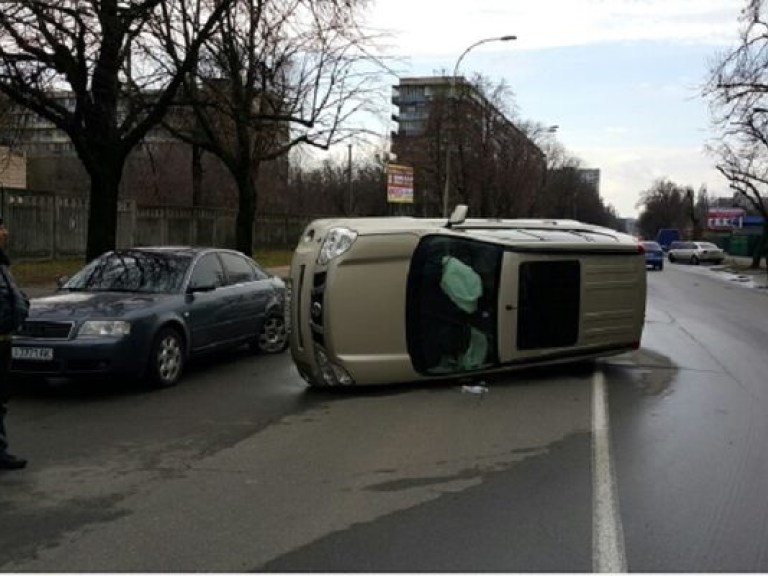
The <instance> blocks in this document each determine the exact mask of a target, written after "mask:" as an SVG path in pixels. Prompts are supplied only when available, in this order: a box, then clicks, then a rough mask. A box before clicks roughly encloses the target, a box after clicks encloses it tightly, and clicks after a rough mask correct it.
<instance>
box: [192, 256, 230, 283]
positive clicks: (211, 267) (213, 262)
mask: <svg viewBox="0 0 768 576" xmlns="http://www.w3.org/2000/svg"><path fill="white" fill-rule="evenodd" d="M223 285H224V269H223V268H222V267H221V262H220V261H219V259H218V257H217V256H216V254H206V255H205V256H203V257H202V258H200V260H199V261H198V262H197V264H195V269H194V271H193V272H192V278H191V279H190V281H189V287H190V289H192V290H196V289H200V288H211V287H213V288H218V287H219V286H223Z"/></svg>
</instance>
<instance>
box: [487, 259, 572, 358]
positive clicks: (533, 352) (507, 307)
mask: <svg viewBox="0 0 768 576" xmlns="http://www.w3.org/2000/svg"><path fill="white" fill-rule="evenodd" d="M580 307H581V263H580V262H579V260H578V259H577V258H568V257H563V256H560V255H536V254H535V253H515V252H510V251H507V252H505V253H504V258H503V263H502V275H501V279H500V291H499V306H498V310H499V359H500V361H501V362H502V363H506V362H513V361H515V360H520V359H523V358H530V357H535V356H540V355H543V354H545V353H548V352H551V351H552V350H555V349H561V348H566V347H569V346H574V345H576V344H577V342H578V339H579V314H580Z"/></svg>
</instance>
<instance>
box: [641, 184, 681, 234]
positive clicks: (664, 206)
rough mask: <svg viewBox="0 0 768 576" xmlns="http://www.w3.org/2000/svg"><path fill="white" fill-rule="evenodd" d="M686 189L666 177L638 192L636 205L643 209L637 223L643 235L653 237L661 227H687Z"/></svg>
mask: <svg viewBox="0 0 768 576" xmlns="http://www.w3.org/2000/svg"><path fill="white" fill-rule="evenodd" d="M688 190H689V188H684V187H682V186H679V185H677V184H675V183H674V182H672V181H671V180H669V179H667V178H660V179H658V180H656V181H655V182H654V183H653V185H652V186H651V187H650V188H649V189H648V190H645V191H643V192H642V193H641V194H640V201H639V202H638V203H637V206H638V207H642V209H643V210H642V212H641V213H640V217H639V218H638V222H637V225H638V227H639V229H640V232H641V233H642V235H643V237H645V238H655V237H656V234H657V233H658V231H659V229H661V228H678V229H680V230H685V229H686V228H687V224H688V223H689V222H690V208H689V205H688V202H687V193H688Z"/></svg>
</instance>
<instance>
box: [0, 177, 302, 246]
mask: <svg viewBox="0 0 768 576" xmlns="http://www.w3.org/2000/svg"><path fill="white" fill-rule="evenodd" d="M0 213H2V215H3V218H4V219H5V221H6V223H7V224H8V228H9V229H10V230H11V235H10V238H9V241H8V243H9V246H8V249H9V251H10V253H11V254H13V255H14V258H15V259H17V260H18V259H22V260H25V259H26V260H33V259H40V260H49V259H59V258H78V257H82V256H84V255H85V249H86V240H87V230H88V202H87V200H85V199H83V198H73V197H68V196H58V195H55V194H44V193H39V192H30V191H26V190H8V189H5V190H2V189H0ZM235 218H236V212H235V211H234V210H228V209H217V208H190V207H179V206H161V207H142V206H137V205H136V204H135V202H133V201H131V200H127V201H120V202H119V204H118V215H117V238H116V243H117V247H118V248H124V247H129V246H223V247H226V246H229V247H231V246H234V244H235ZM313 218H314V217H312V216H292V215H286V214H262V215H257V217H256V219H255V222H254V245H255V246H257V247H258V246H294V245H295V244H296V242H297V241H298V239H299V236H300V235H301V233H302V231H303V230H304V228H305V226H306V225H307V224H308V223H309V222H310V221H311V220H312V219H313Z"/></svg>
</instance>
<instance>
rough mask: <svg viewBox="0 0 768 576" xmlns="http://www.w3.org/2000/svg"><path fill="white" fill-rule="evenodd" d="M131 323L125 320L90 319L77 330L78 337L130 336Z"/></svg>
mask: <svg viewBox="0 0 768 576" xmlns="http://www.w3.org/2000/svg"><path fill="white" fill-rule="evenodd" d="M130 333H131V323H130V322H125V321H123V320H89V321H87V322H83V325H82V326H80V330H78V332H77V337H78V338H98V337H100V336H118V337H119V336H128V334H130Z"/></svg>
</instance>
